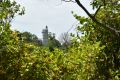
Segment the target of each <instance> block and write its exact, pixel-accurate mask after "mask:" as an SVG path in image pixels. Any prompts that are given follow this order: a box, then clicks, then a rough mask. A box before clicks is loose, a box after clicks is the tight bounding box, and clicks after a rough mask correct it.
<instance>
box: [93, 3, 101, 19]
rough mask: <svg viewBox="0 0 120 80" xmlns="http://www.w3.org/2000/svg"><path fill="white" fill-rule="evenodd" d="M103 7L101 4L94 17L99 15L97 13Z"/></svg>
mask: <svg viewBox="0 0 120 80" xmlns="http://www.w3.org/2000/svg"><path fill="white" fill-rule="evenodd" d="M101 7H102V5H100V6H99V8H98V9H97V10H96V12H95V14H94V17H95V16H96V15H97V13H98V12H99V10H100V8H101Z"/></svg>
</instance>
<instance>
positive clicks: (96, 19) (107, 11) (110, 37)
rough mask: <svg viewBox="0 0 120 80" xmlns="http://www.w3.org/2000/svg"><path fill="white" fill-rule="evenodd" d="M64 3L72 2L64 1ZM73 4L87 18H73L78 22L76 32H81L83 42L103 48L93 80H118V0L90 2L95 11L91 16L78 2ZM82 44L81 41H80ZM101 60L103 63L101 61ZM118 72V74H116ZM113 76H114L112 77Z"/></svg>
mask: <svg viewBox="0 0 120 80" xmlns="http://www.w3.org/2000/svg"><path fill="white" fill-rule="evenodd" d="M64 1H66V2H74V1H71V0H64ZM75 3H77V5H78V6H79V7H80V8H82V9H83V10H84V11H85V12H86V14H87V15H88V16H89V17H88V18H85V17H81V16H77V15H76V14H74V13H73V14H74V16H75V18H76V19H77V20H78V21H80V25H79V26H78V30H79V31H81V32H83V33H84V35H85V37H86V38H85V40H86V39H88V40H89V41H91V42H93V44H94V42H96V41H100V42H101V44H100V45H101V46H102V45H105V48H104V49H103V50H102V51H101V52H102V53H105V54H104V55H102V54H99V56H98V59H97V60H96V64H97V68H96V72H97V73H96V75H95V76H94V79H104V80H109V79H117V78H119V76H118V75H119V68H120V65H119V64H120V58H119V57H118V56H119V55H120V23H119V21H120V15H119V14H120V2H119V0H92V1H91V6H92V7H93V9H96V12H95V13H94V14H91V13H90V12H89V11H88V10H87V9H86V8H85V7H84V5H82V3H81V2H80V0H75ZM81 42H82V41H81ZM101 59H103V61H101ZM116 71H118V72H116ZM113 74H115V75H113Z"/></svg>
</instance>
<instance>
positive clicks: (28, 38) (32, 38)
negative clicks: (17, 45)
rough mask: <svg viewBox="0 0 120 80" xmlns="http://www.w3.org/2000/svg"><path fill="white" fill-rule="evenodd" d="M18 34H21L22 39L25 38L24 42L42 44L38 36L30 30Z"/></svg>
mask: <svg viewBox="0 0 120 80" xmlns="http://www.w3.org/2000/svg"><path fill="white" fill-rule="evenodd" d="M20 34H21V36H22V38H23V40H25V41H26V42H31V43H34V44H36V45H39V46H41V45H42V40H40V39H38V37H37V36H36V35H35V34H32V33H30V32H23V33H20Z"/></svg>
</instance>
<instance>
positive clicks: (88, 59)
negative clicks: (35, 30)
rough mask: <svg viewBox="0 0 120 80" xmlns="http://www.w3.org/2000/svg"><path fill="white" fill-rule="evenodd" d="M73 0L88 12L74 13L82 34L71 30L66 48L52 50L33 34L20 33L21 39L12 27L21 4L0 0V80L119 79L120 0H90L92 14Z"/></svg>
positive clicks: (22, 9)
mask: <svg viewBox="0 0 120 80" xmlns="http://www.w3.org/2000/svg"><path fill="white" fill-rule="evenodd" d="M70 1H71V0H70ZM75 1H76V3H77V4H78V5H79V6H80V7H81V8H82V9H83V10H84V11H85V12H86V13H87V14H88V16H89V17H82V16H78V15H77V14H75V13H73V15H74V17H75V18H76V19H77V20H78V21H79V22H80V25H79V26H78V27H77V29H78V31H80V32H81V33H83V36H81V37H80V36H79V35H75V34H71V36H72V37H73V39H72V41H71V45H70V46H68V47H67V49H64V50H63V49H60V48H58V47H54V50H53V51H50V50H49V48H48V47H43V46H38V45H36V44H35V43H34V42H35V41H37V40H38V39H37V38H36V36H35V35H31V34H30V35H28V37H27V36H25V35H26V34H28V33H22V34H23V35H24V37H26V38H25V39H21V37H20V33H19V32H17V31H12V30H11V29H10V26H11V25H10V22H11V20H12V19H13V18H14V16H15V15H18V14H19V15H22V14H24V8H21V7H20V5H19V4H17V3H16V2H11V1H9V0H3V2H0V80H119V79H120V31H119V30H120V1H119V0H92V2H91V5H92V6H93V9H96V10H97V11H96V13H94V14H90V13H89V12H88V11H87V10H86V9H85V8H84V6H83V5H82V4H81V3H80V1H79V0H75ZM29 36H33V38H32V39H31V38H30V37H29ZM50 39H53V36H52V37H50ZM34 40H35V41H34ZM51 41H52V40H51ZM51 45H52V44H51ZM52 48H53V46H52Z"/></svg>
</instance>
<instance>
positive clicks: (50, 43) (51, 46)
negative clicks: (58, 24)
mask: <svg viewBox="0 0 120 80" xmlns="http://www.w3.org/2000/svg"><path fill="white" fill-rule="evenodd" d="M48 47H49V49H50V51H53V50H54V48H60V47H61V44H60V42H59V41H58V40H57V39H55V34H54V33H51V32H50V33H49V36H48Z"/></svg>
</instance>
